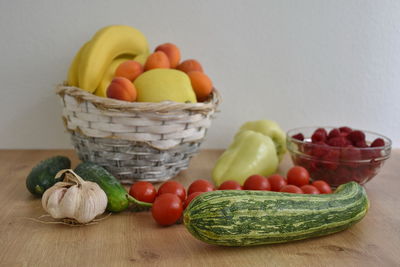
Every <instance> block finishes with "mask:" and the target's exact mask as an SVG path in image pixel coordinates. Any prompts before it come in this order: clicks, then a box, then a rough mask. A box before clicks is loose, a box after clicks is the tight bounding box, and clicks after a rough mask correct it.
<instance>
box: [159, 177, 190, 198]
mask: <svg viewBox="0 0 400 267" xmlns="http://www.w3.org/2000/svg"><path fill="white" fill-rule="evenodd" d="M165 193H171V194H175V195H177V196H178V197H179V198H180V199H181V200H182V201H185V198H186V190H185V187H183V185H182V184H180V183H178V182H177V181H167V182H165V183H163V184H162V185H161V186H160V188H158V193H157V195H158V196H159V195H162V194H165Z"/></svg>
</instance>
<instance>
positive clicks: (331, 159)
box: [322, 149, 340, 170]
mask: <svg viewBox="0 0 400 267" xmlns="http://www.w3.org/2000/svg"><path fill="white" fill-rule="evenodd" d="M339 157H340V152H339V151H338V150H334V149H331V150H330V151H329V152H328V154H326V155H324V156H323V157H322V160H323V161H324V166H325V168H327V169H329V170H335V169H336V168H337V167H338V161H339Z"/></svg>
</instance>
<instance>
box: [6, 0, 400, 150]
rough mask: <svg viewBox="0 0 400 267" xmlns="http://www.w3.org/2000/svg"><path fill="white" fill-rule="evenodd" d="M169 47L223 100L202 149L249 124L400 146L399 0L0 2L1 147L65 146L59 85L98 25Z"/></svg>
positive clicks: (220, 143) (219, 143)
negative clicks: (376, 138) (338, 130)
mask: <svg viewBox="0 0 400 267" xmlns="http://www.w3.org/2000/svg"><path fill="white" fill-rule="evenodd" d="M109 24H127V25H131V26H134V27H136V28H138V29H140V30H141V31H142V32H143V33H144V34H145V35H146V36H147V37H148V40H149V43H150V44H151V48H152V49H153V48H154V47H155V46H156V45H157V44H160V43H164V42H173V43H175V44H177V45H178V46H179V47H180V48H181V50H182V54H183V57H184V58H196V59H198V60H200V61H201V62H202V64H203V66H204V68H205V71H206V72H207V74H209V76H210V77H211V78H212V79H213V81H214V84H215V86H216V87H217V88H218V89H219V90H220V91H221V93H222V95H223V99H224V101H223V104H222V105H221V111H222V112H221V113H220V114H219V115H218V118H217V119H216V120H215V122H214V124H213V127H212V129H211V130H210V131H209V134H208V138H207V141H206V143H205V144H204V146H203V147H204V148H223V147H226V146H227V145H228V144H229V143H230V141H231V138H232V136H233V134H234V132H235V131H236V130H237V129H238V127H239V126H240V125H241V124H242V123H243V122H244V121H247V120H254V119H260V118H269V119H273V120H276V121H278V122H279V123H280V124H281V126H282V127H283V128H284V129H285V130H288V129H289V128H293V127H299V126H307V125H338V126H341V125H349V126H353V127H357V128H361V129H368V130H372V131H376V132H380V133H383V134H385V135H387V136H389V137H390V138H391V139H392V140H393V141H394V146H395V147H400V1H396V0H392V1H389V0H376V1H372V0H364V1H361V0H335V1H333V0H332V1H328V0H301V1H297V0H292V1H288V0H275V1H272V0H270V1H267V0H259V1H231V0H221V1H215V0H214V1H212V0H207V1H204V0H203V1H185V0H181V1H178V0H173V1H171V0H169V1H163V0H158V1H139V0H126V1H109V0H101V1H94V0H93V1H83V0H81V1H54V0H46V1H39V0H37V1H5V0H2V1H1V2H0V33H1V37H0V55H1V56H0V81H1V89H0V148H70V147H71V146H70V141H69V137H68V135H67V133H66V132H65V131H64V129H63V124H62V121H61V117H60V113H61V105H60V103H59V101H58V98H57V97H56V95H55V93H54V92H55V86H56V85H57V84H58V83H60V82H62V81H63V80H64V79H65V77H66V73H67V69H68V66H69V64H70V61H71V60H72V58H73V56H74V54H75V53H76V51H77V49H78V48H79V47H80V46H81V44H82V43H83V42H85V41H86V40H88V39H89V38H90V37H91V36H92V34H93V33H94V32H95V31H97V30H98V29H99V28H101V27H103V26H105V25H109Z"/></svg>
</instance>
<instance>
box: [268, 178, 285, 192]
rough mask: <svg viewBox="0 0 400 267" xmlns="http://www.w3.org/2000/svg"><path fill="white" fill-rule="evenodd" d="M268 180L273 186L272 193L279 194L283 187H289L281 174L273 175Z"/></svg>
mask: <svg viewBox="0 0 400 267" xmlns="http://www.w3.org/2000/svg"><path fill="white" fill-rule="evenodd" d="M267 179H268V182H269V184H270V185H271V191H276V192H279V190H281V188H282V186H284V185H287V181H286V179H285V178H284V177H283V176H282V175H279V174H274V175H271V176H269V177H268V178H267Z"/></svg>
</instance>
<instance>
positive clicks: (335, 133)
mask: <svg viewBox="0 0 400 267" xmlns="http://www.w3.org/2000/svg"><path fill="white" fill-rule="evenodd" d="M339 136H340V131H339V129H337V128H335V129H332V130H331V131H330V132H329V134H328V139H331V138H335V137H339Z"/></svg>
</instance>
